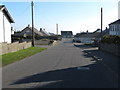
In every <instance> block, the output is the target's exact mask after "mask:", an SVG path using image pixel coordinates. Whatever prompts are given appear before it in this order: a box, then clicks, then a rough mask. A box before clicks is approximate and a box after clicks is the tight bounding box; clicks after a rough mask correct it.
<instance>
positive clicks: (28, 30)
mask: <svg viewBox="0 0 120 90" xmlns="http://www.w3.org/2000/svg"><path fill="white" fill-rule="evenodd" d="M34 33H35V36H36V35H38V36H44V35H43V33H41V32H39V31H38V30H37V29H36V28H34ZM14 36H20V37H26V36H32V27H30V25H28V26H27V27H25V28H24V29H23V30H22V31H20V32H19V33H15V34H14Z"/></svg>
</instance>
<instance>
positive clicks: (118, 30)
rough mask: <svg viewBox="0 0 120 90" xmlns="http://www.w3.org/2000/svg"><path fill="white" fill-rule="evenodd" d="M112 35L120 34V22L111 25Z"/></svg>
mask: <svg viewBox="0 0 120 90" xmlns="http://www.w3.org/2000/svg"><path fill="white" fill-rule="evenodd" d="M109 34H110V35H120V24H116V25H110V31H109Z"/></svg>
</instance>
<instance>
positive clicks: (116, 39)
mask: <svg viewBox="0 0 120 90" xmlns="http://www.w3.org/2000/svg"><path fill="white" fill-rule="evenodd" d="M101 42H102V43H109V44H111V43H114V44H120V36H117V35H106V36H104V37H103V38H102V40H101Z"/></svg>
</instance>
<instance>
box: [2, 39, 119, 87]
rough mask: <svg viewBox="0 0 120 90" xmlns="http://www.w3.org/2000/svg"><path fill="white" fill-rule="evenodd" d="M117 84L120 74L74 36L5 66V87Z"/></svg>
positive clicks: (115, 85)
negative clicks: (110, 68)
mask: <svg viewBox="0 0 120 90" xmlns="http://www.w3.org/2000/svg"><path fill="white" fill-rule="evenodd" d="M117 87H118V81H117V77H116V76H115V75H114V74H113V73H112V72H111V71H110V70H109V69H108V68H106V67H105V66H104V65H102V64H101V63H100V61H99V62H98V61H95V60H94V59H93V58H92V57H91V56H89V55H88V54H87V53H85V52H84V51H83V49H81V48H79V47H76V46H74V44H73V43H72V41H71V40H70V39H64V40H62V41H61V42H59V44H58V45H57V46H54V47H51V48H48V49H47V50H45V51H43V52H41V53H38V54H36V55H34V56H31V57H29V58H25V59H23V60H21V61H18V62H16V63H13V64H10V65H7V66H5V67H3V88H117Z"/></svg>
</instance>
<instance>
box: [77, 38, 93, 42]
mask: <svg viewBox="0 0 120 90" xmlns="http://www.w3.org/2000/svg"><path fill="white" fill-rule="evenodd" d="M75 41H81V43H93V41H92V38H80V37H77V38H75Z"/></svg>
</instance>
